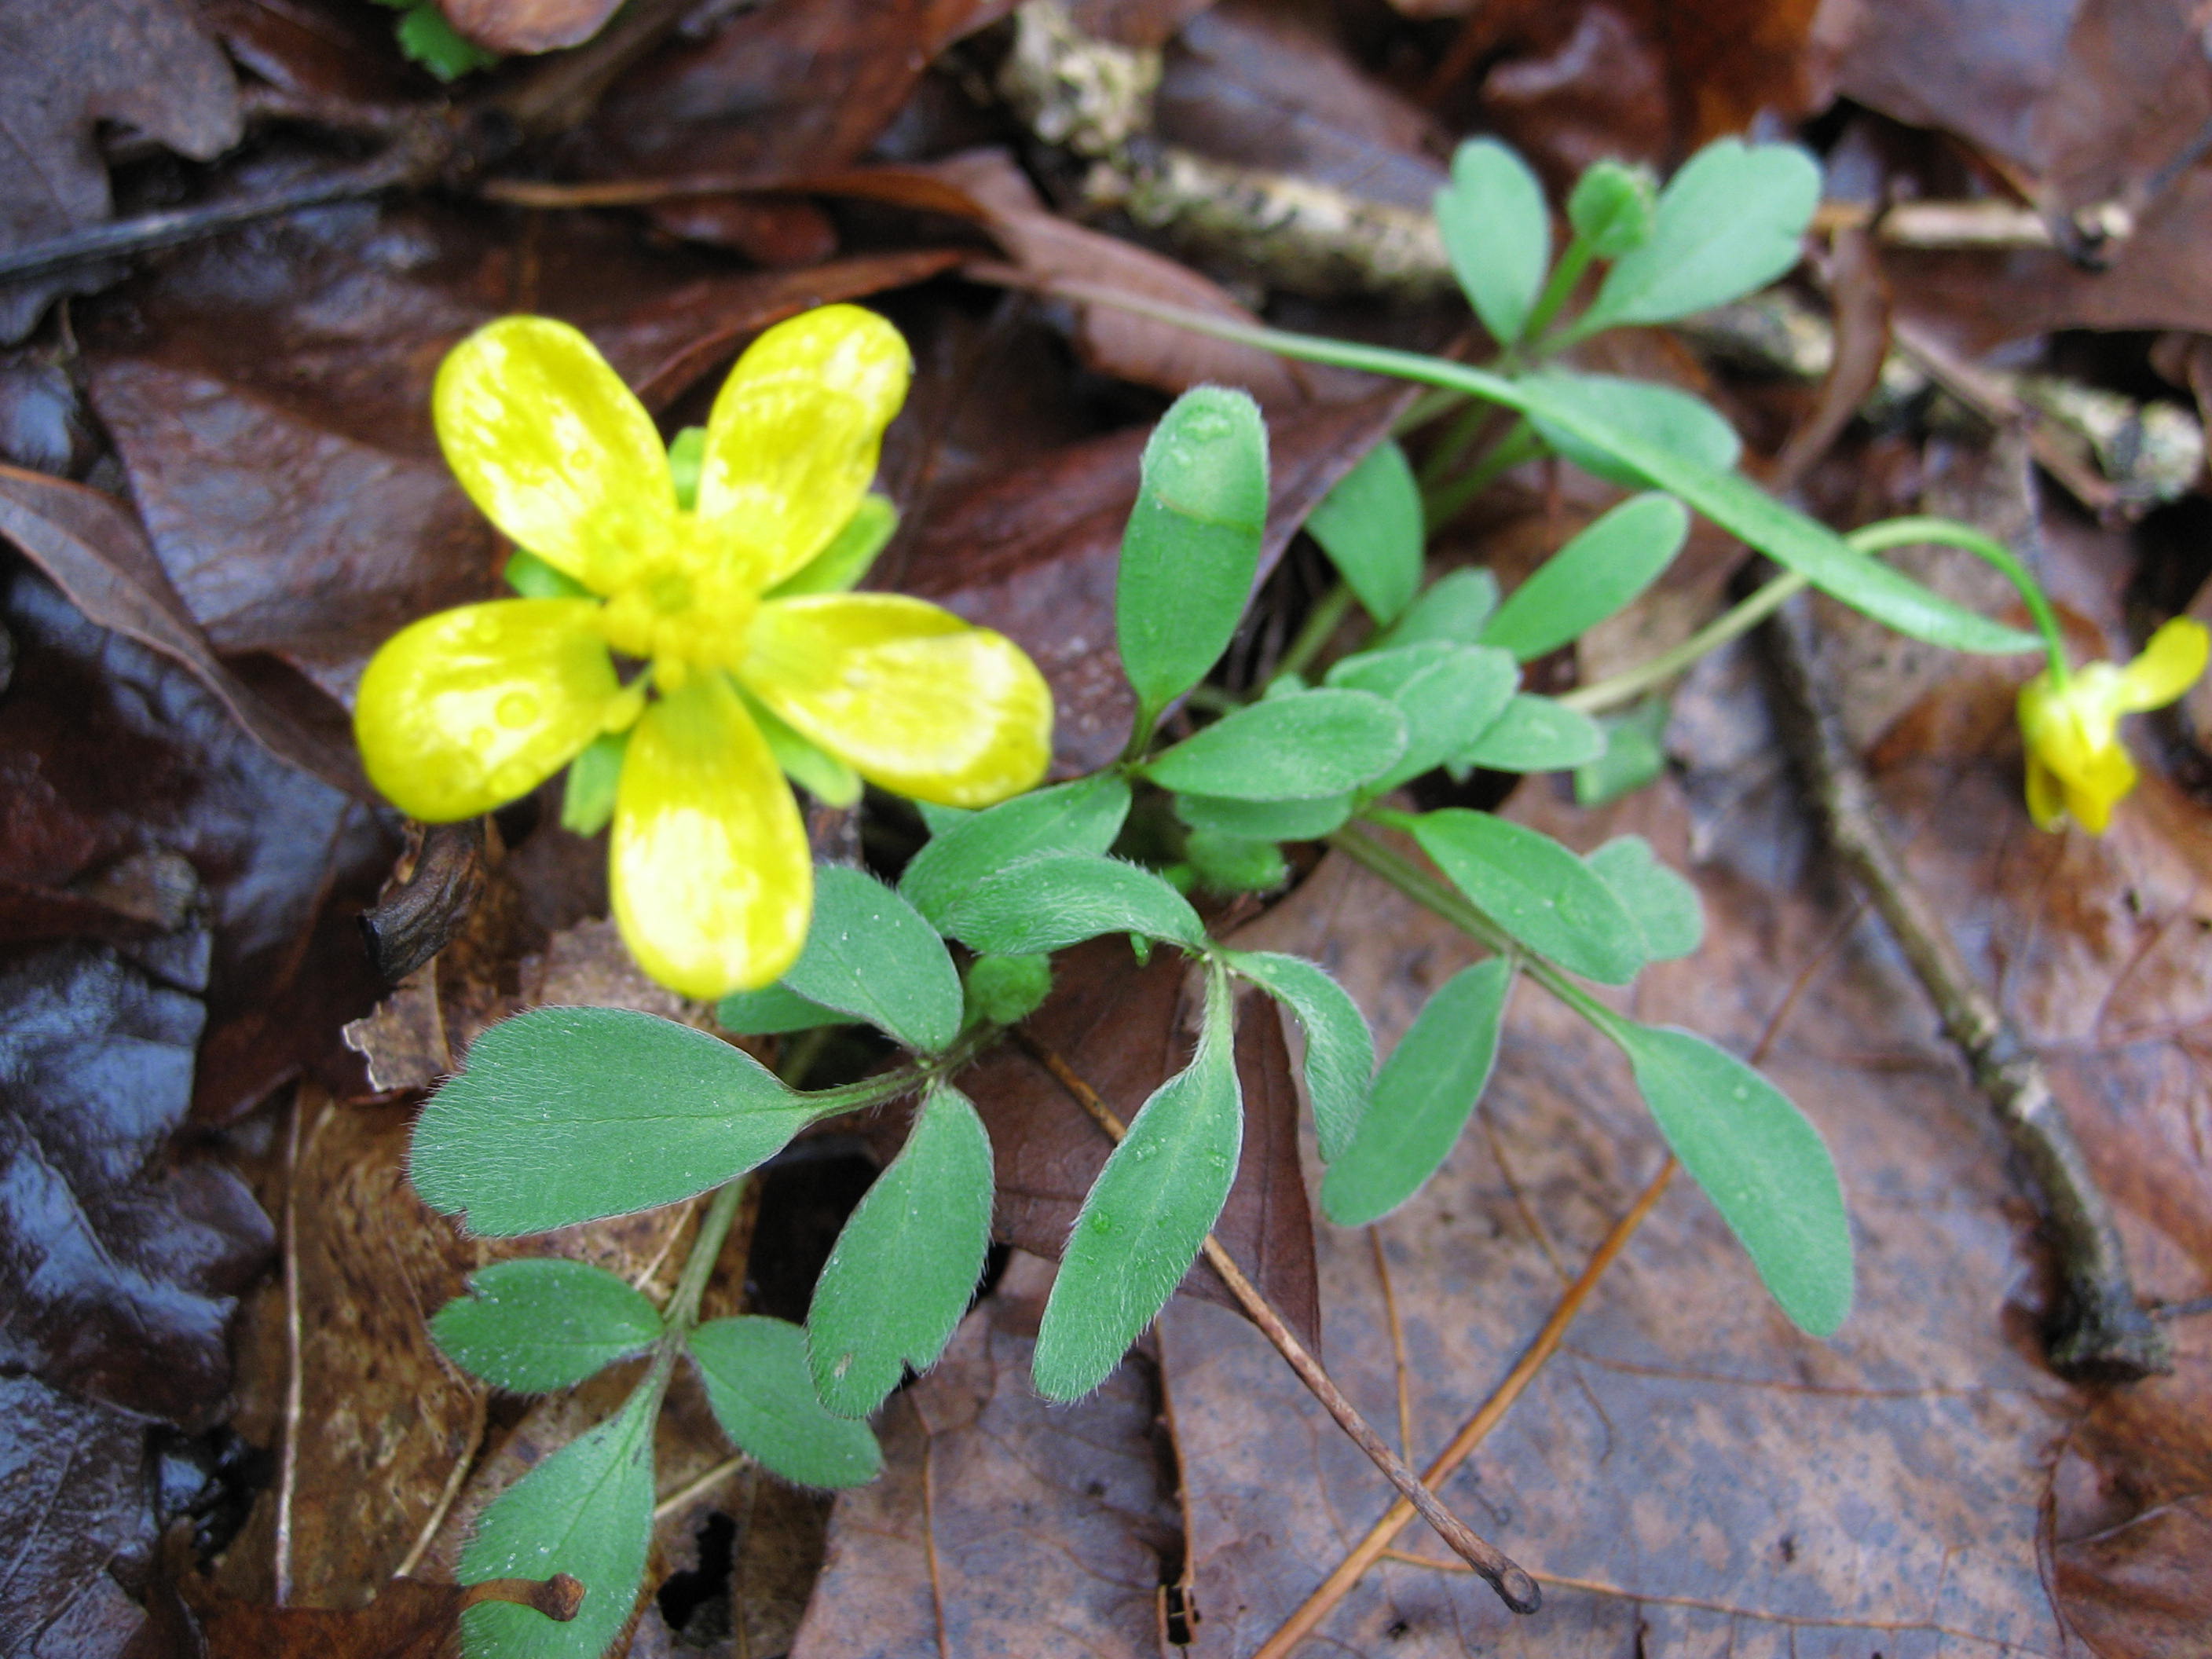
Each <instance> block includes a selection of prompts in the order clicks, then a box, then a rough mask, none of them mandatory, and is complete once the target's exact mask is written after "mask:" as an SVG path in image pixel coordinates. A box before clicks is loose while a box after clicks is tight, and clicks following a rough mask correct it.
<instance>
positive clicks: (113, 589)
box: [0, 466, 368, 794]
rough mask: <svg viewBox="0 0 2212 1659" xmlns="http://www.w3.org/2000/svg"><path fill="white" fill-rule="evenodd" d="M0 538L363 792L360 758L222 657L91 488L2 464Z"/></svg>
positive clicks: (122, 516)
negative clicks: (236, 671)
mask: <svg viewBox="0 0 2212 1659" xmlns="http://www.w3.org/2000/svg"><path fill="white" fill-rule="evenodd" d="M0 536H4V537H6V538H7V539H8V540H9V541H11V542H13V543H14V544H15V545H16V546H17V547H18V548H20V549H21V550H22V551H23V553H24V554H25V555H26V556H27V557H28V558H30V560H31V561H32V562H33V563H35V564H36V565H37V566H38V567H39V568H40V569H41V570H43V571H45V572H46V574H47V575H48V576H49V577H50V578H52V580H53V582H54V584H55V585H56V586H58V587H59V588H60V589H61V590H62V592H64V593H66V594H67V595H68V596H69V599H70V603H71V604H72V605H76V608H77V609H78V610H80V611H82V612H84V614H85V616H86V617H88V618H89V619H90V620H91V621H93V622H95V623H99V624H100V626H101V627H103V628H109V629H114V630H115V631H116V632H117V633H118V634H125V635H129V636H130V637H131V638H132V639H134V640H137V641H138V642H139V643H140V644H141V645H147V646H151V647H153V648H154V649H155V650H156V651H159V652H160V653H161V654H162V655H163V656H165V657H168V658H170V659H173V660H174V661H177V662H179V663H182V664H183V665H185V667H186V668H187V669H189V670H191V673H192V677H193V678H195V679H197V680H198V681H199V683H200V684H202V685H204V686H205V687H206V688H207V689H208V690H210V691H211V692H213V693H214V694H215V695H216V697H217V698H219V699H220V700H221V701H222V706H223V707H224V708H227V709H228V710H229V711H230V713H231V715H232V717H233V718H234V719H235V720H237V721H238V723H239V724H240V726H244V727H245V728H246V730H247V731H248V732H252V734H253V735H254V736H255V737H256V738H259V739H260V740H261V742H262V743H263V744H264V745H265V746H266V747H267V748H268V750H269V751H270V753H271V754H273V755H276V757H279V758H280V759H283V760H287V761H289V762H290V763H292V764H293V765H295V766H297V767H299V768H300V769H301V770H302V771H305V772H307V773H310V774H312V775H313V776H316V777H319V778H320V779H321V780H322V781H324V782H325V783H327V784H329V785H330V786H331V787H332V788H334V789H343V790H344V791H346V792H347V793H351V794H362V793H367V790H368V784H367V782H366V781H364V780H363V779H362V775H361V762H360V760H359V758H358V757H356V755H355V754H354V753H353V751H352V750H351V748H350V746H348V747H347V748H344V749H340V748H338V747H337V745H335V744H331V743H329V742H326V741H325V739H324V738H323V737H322V735H321V734H319V733H318V732H313V731H311V730H309V729H307V727H304V726H301V724H300V723H299V722H298V721H296V720H294V719H292V717H291V716H290V715H289V714H287V713H286V712H285V711H284V710H283V708H278V707H276V705H274V704H272V703H270V702H268V701H267V700H266V699H265V698H264V697H262V696H258V694H257V693H256V692H255V691H254V690H252V688H251V687H250V686H248V685H246V684H245V683H243V682H242V681H240V679H239V678H238V677H237V676H236V675H235V674H234V673H232V672H231V671H230V670H229V669H228V668H227V667H226V666H224V665H223V664H222V662H221V661H220V660H219V659H217V658H216V654H215V652H214V651H213V649H212V648H210V646H209V644H208V641H207V636H206V635H204V634H202V633H201V632H200V629H199V625H198V623H196V622H195V621H194V620H193V619H192V617H191V612H190V611H187V610H186V609H185V602H184V601H183V600H182V599H179V597H178V595H177V590H176V589H175V588H174V587H173V586H170V583H169V578H168V575H167V573H166V572H165V571H163V570H162V568H161V563H160V562H159V561H158V560H156V559H155V556H154V553H153V550H152V549H151V548H149V546H148V545H147V544H146V533H145V532H144V531H143V530H141V529H140V528H139V527H138V524H137V520H134V519H132V518H131V515H130V514H129V513H126V512H125V511H124V510H123V509H122V508H121V507H118V506H117V505H116V504H115V502H114V501H112V500H110V499H109V498H108V497H107V496H106V495H101V494H100V493H99V492H98V491H97V490H92V489H85V488H84V487H83V486H82V485H80V484H73V483H67V482H65V481H64V480H63V479H60V478H51V477H46V476H45V475H43V474H41V473H37V472H26V471H21V470H19V469H18V468H15V467H12V466H0Z"/></svg>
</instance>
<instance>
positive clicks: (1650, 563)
mask: <svg viewBox="0 0 2212 1659" xmlns="http://www.w3.org/2000/svg"><path fill="white" fill-rule="evenodd" d="M1689 533H1690V514H1689V512H1688V510H1687V509H1686V507H1683V505H1682V504H1681V502H1680V501H1676V500H1675V499H1674V497H1673V496H1671V495H1633V496H1631V497H1630V498H1629V499H1628V500H1626V501H1623V502H1621V503H1620V506H1618V507H1614V508H1613V510H1612V511H1610V512H1609V513H1605V514H1604V515H1603V516H1602V517H1601V518H1599V519H1597V520H1595V521H1594V522H1593V523H1591V524H1590V525H1589V526H1586V527H1585V528H1584V529H1583V532H1582V533H1581V534H1580V535H1578V536H1576V537H1574V538H1572V539H1571V540H1570V541H1569V542H1568V543H1567V544H1566V545H1565V547H1563V548H1561V549H1560V550H1559V551H1558V552H1556V553H1554V554H1553V555H1552V556H1551V557H1550V558H1548V559H1547V560H1545V561H1544V562H1543V563H1542V564H1541V565H1540V566H1539V567H1538V568H1537V570H1536V574H1534V575H1533V576H1531V577H1529V578H1528V580H1527V581H1525V582H1522V584H1521V586H1518V587H1516V588H1515V589H1514V590H1513V592H1512V593H1511V594H1510V595H1509V596H1508V597H1507V599H1506V601H1505V603H1504V605H1502V606H1500V607H1499V609H1498V614H1497V615H1496V616H1494V617H1492V618H1491V619H1490V622H1489V624H1488V625H1487V626H1486V627H1485V628H1484V629H1483V630H1482V642H1483V643H1484V644H1485V645H1492V646H1496V647H1498V648H1499V649H1501V650H1505V651H1510V652H1511V653H1513V654H1514V655H1515V656H1516V657H1517V658H1519V659H1521V660H1522V662H1527V661H1528V660H1530V659H1532V658H1535V657H1541V656H1542V655H1543V654H1544V653H1546V652H1547V651H1556V650H1558V649H1559V647H1561V646H1563V645H1565V644H1566V643H1567V641H1570V640H1573V639H1578V638H1580V637H1581V636H1582V634H1583V630H1584V629H1589V628H1594V627H1595V626H1596V625H1597V624H1598V623H1601V622H1603V621H1604V620H1605V619H1606V618H1607V617H1610V616H1612V615H1613V614H1614V613H1615V612H1617V611H1620V610H1621V609H1622V608H1623V607H1624V606H1626V605H1627V604H1628V603H1629V602H1630V601H1631V600H1632V599H1635V597H1636V596H1637V595H1638V594H1639V593H1641V592H1643V591H1644V589H1645V588H1647V587H1649V586H1651V584H1652V583H1653V582H1655V581H1656V580H1658V579H1659V574H1660V573H1661V572H1662V571H1663V570H1665V569H1666V568H1667V567H1668V565H1670V564H1672V563H1673V562H1674V556H1675V555H1676V554H1677V553H1679V552H1680V551H1681V550H1682V544H1683V542H1684V541H1685V540H1686V538H1688V536H1689ZM1501 706H1502V705H1501ZM1462 729H1464V728H1462Z"/></svg>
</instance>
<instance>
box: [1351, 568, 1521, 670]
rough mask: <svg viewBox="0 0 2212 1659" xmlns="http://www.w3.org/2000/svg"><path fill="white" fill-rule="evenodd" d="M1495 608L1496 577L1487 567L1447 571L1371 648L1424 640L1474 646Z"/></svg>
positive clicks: (1383, 647)
mask: <svg viewBox="0 0 2212 1659" xmlns="http://www.w3.org/2000/svg"><path fill="white" fill-rule="evenodd" d="M1497 609H1498V578H1497V577H1495V576H1493V575H1492V574H1490V573H1489V572H1488V571H1487V570H1468V569H1460V570H1449V571H1446V572H1445V573H1444V574H1443V575H1441V576H1439V577H1437V579H1436V580H1435V581H1433V582H1431V584H1430V585H1429V588H1428V591H1427V592H1425V593H1423V594H1422V595H1421V596H1420V598H1419V599H1415V600H1414V601H1413V604H1412V605H1409V606H1407V610H1406V614H1405V615H1404V616H1402V617H1399V618H1398V620H1397V621H1396V622H1395V623H1391V624H1390V626H1389V628H1387V629H1383V632H1382V634H1381V635H1378V636H1377V637H1376V641H1375V643H1374V645H1373V647H1371V648H1372V649H1374V650H1376V651H1389V650H1392V649H1395V647H1399V646H1401V645H1419V644H1420V643H1421V641H1424V640H1443V641H1448V642H1449V643H1450V644H1453V645H1473V644H1474V642H1475V641H1476V640H1478V639H1480V637H1481V636H1482V625H1483V624H1484V623H1486V622H1488V621H1489V620H1490V613H1491V612H1492V611H1495V610H1497Z"/></svg>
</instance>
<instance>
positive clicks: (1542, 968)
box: [1328, 814, 1620, 1031]
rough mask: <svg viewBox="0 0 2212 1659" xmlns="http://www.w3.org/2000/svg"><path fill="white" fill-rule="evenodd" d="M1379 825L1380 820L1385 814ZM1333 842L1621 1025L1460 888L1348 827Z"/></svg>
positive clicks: (1555, 989)
mask: <svg viewBox="0 0 2212 1659" xmlns="http://www.w3.org/2000/svg"><path fill="white" fill-rule="evenodd" d="M1397 816H1399V817H1403V816H1404V815H1403V814H1399V815H1397ZM1374 821H1376V822H1381V821H1382V817H1381V816H1380V815H1378V816H1377V817H1376V818H1375V820H1374ZM1328 844H1329V845H1330V846H1331V847H1334V848H1336V849H1337V850H1338V851H1340V852H1341V853H1342V854H1344V855H1345V856H1346V857H1347V858H1349V859H1350V860H1352V862H1353V863H1354V864H1357V865H1358V866H1361V867H1362V868H1363V869H1365V870H1368V871H1370V872H1372V873H1374V874H1375V875H1377V876H1380V877H1381V878H1383V880H1384V881H1386V882H1388V883H1389V884H1390V885H1391V886H1393V887H1395V888H1396V889H1397V890H1399V891H1400V892H1401V893H1403V894H1404V895H1405V896H1407V898H1409V899H1411V900H1413V902H1414V903H1416V904H1418V905H1419V906H1420V907H1421V908H1423V909H1425V910H1427V911H1429V912H1430V913H1431V915H1437V916H1439V917H1441V918H1442V919H1443V920H1444V921H1448V922H1449V923H1451V925H1452V926H1453V927H1456V928H1458V929H1459V930H1460V932H1462V933H1465V934H1467V935H1468V937H1469V938H1470V939H1475V940H1477V941H1478V942H1480V943H1481V944H1483V945H1488V946H1489V947H1490V948H1491V949H1492V950H1493V951H1496V952H1498V955H1500V956H1502V957H1510V958H1511V959H1512V960H1513V961H1514V962H1516V963H1518V964H1519V965H1520V967H1521V969H1522V971H1524V972H1525V973H1527V975H1528V977H1529V978H1531V979H1533V980H1534V981H1536V982H1537V983H1538V984H1539V985H1541V986H1542V987H1544V988H1545V989H1546V990H1547V991H1549V992H1550V993H1551V994H1553V996H1555V997H1557V998H1559V1000H1560V1001H1562V1002H1564V1003H1565V1004H1566V1005H1567V1006H1568V1007H1570V1008H1571V1009H1573V1010H1574V1011H1575V1012H1577V1013H1578V1014H1580V1015H1582V1017H1583V1018H1585V1019H1587V1020H1589V1022H1590V1023H1591V1024H1594V1025H1595V1026H1597V1027H1598V1028H1599V1029H1600V1030H1606V1031H1611V1030H1614V1029H1615V1028H1616V1027H1617V1026H1618V1024H1619V1020H1620V1017H1619V1016H1618V1015H1616V1014H1615V1013H1614V1012H1613V1010H1612V1009H1610V1008H1608V1007H1607V1006H1605V1005H1604V1004H1603V1003H1601V1002H1600V1001H1599V1000H1597V999H1596V998H1595V997H1594V996H1592V995H1591V994H1589V992H1588V991H1585V990H1584V989H1583V987H1581V986H1579V985H1577V984H1576V983H1575V982H1574V981H1573V980H1571V979H1570V978H1569V977H1568V976H1567V975H1566V973H1565V970H1564V969H1559V968H1558V967H1555V966H1554V965H1553V963H1550V962H1547V961H1546V960H1545V959H1544V958H1543V957H1540V956H1537V955H1535V954H1534V952H1533V951H1528V950H1527V949H1526V948H1524V947H1523V946H1522V945H1519V944H1518V943H1516V941H1515V940H1514V939H1513V937H1512V935H1510V933H1507V932H1506V931H1505V930H1504V928H1503V927H1499V926H1498V924H1497V923H1496V922H1494V921H1492V920H1491V919H1490V918H1489V916H1487V915H1485V914H1484V913H1483V912H1482V911H1481V910H1480V909H1479V908H1477V907H1476V906H1474V904H1472V903H1470V902H1468V899H1467V897H1466V896H1465V895H1463V894H1462V893H1461V891H1460V890H1458V889H1457V888H1456V887H1454V886H1452V885H1450V884H1449V883H1447V882H1444V881H1442V880H1440V879H1438V878H1437V877H1435V876H1432V875H1431V874H1430V873H1429V872H1427V871H1425V870H1424V869H1422V868H1421V866H1419V865H1418V864H1416V863H1414V862H1413V860H1411V859H1409V858H1407V856H1406V855H1405V854H1402V853H1401V852H1399V851H1398V850H1397V849H1396V848H1394V847H1389V846H1386V845H1385V844H1384V843H1383V842H1379V841H1377V840H1376V839H1375V837H1374V836H1370V835H1367V834H1365V833H1364V832H1363V831H1361V830H1358V829H1353V828H1352V826H1351V825H1349V824H1347V825H1346V826H1345V827H1344V828H1343V829H1339V830H1337V831H1336V832H1335V833H1334V834H1333V835H1331V836H1329V837H1328Z"/></svg>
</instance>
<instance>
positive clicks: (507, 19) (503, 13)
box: [438, 0, 622, 53]
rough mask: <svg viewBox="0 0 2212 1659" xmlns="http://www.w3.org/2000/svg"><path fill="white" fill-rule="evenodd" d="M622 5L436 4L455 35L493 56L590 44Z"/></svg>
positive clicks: (528, 0)
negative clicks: (588, 42)
mask: <svg viewBox="0 0 2212 1659" xmlns="http://www.w3.org/2000/svg"><path fill="white" fill-rule="evenodd" d="M621 3H622V0H438V9H439V10H441V11H442V12H444V13H445V14H446V21H447V22H449V23H451V24H452V25H453V32H454V33H456V34H459V35H460V36H462V37H463V38H465V39H466V40H473V41H475V42H476V43H477V45H478V46H482V47H483V48H484V49H485V50H487V51H489V52H501V53H506V52H553V51H556V50H557V49H558V48H560V47H562V46H576V45H578V44H580V42H582V41H586V40H590V39H591V38H592V36H593V35H595V34H597V33H599V26H600V25H601V24H603V23H605V21H607V19H608V18H610V17H611V16H613V15H615V9H616V8H617V7H618V6H619V5H621Z"/></svg>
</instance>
